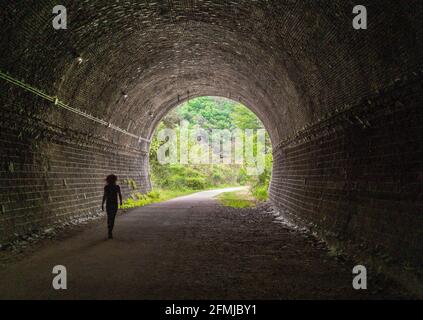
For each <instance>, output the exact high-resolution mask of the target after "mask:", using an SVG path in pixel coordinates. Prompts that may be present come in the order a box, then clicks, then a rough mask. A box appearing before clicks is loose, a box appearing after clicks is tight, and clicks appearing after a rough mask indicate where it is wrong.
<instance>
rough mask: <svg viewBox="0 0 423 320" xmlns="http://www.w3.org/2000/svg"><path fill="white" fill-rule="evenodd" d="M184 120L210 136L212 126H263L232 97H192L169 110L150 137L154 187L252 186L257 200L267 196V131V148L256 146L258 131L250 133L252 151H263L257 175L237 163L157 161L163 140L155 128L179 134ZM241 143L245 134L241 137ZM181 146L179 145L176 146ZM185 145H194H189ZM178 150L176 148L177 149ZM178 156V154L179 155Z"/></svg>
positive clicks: (269, 170)
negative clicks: (198, 163) (263, 161)
mask: <svg viewBox="0 0 423 320" xmlns="http://www.w3.org/2000/svg"><path fill="white" fill-rule="evenodd" d="M182 122H185V123H187V125H188V128H190V129H192V128H199V127H201V128H203V129H206V130H210V133H211V137H210V139H213V131H211V130H213V129H228V130H233V129H241V130H245V129H253V130H256V129H263V128H264V126H263V124H262V123H261V121H260V120H259V119H258V118H257V116H256V115H255V114H254V113H253V112H251V111H250V110H249V109H248V108H246V107H245V106H243V105H242V104H240V103H237V102H235V101H232V100H228V99H224V98H217V97H200V98H196V99H192V100H190V101H188V102H186V103H184V104H182V105H181V106H179V107H178V108H176V109H174V110H172V111H171V112H170V113H169V114H168V115H167V116H166V117H165V118H164V119H163V120H162V122H161V123H160V125H159V126H158V128H157V130H156V133H155V135H154V137H153V141H152V145H151V148H150V169H151V176H152V182H153V186H154V188H159V189H165V190H206V189H211V188H222V187H228V186H240V185H241V186H247V185H248V186H251V191H252V194H253V195H254V196H255V197H256V198H257V199H258V200H260V201H265V200H267V196H268V195H267V190H268V187H269V181H270V175H271V169H272V161H273V158H272V152H271V148H270V146H271V143H270V139H269V137H268V135H267V134H266V145H267V148H266V150H259V149H258V147H257V135H256V134H255V136H253V144H254V146H253V150H254V154H257V153H258V152H264V153H265V159H266V160H265V171H264V172H263V173H262V174H260V175H259V176H252V175H248V174H247V170H246V166H247V165H249V164H248V163H244V165H236V164H218V165H216V164H214V165H193V164H189V165H181V164H169V165H162V164H160V163H159V162H158V150H159V148H160V147H161V146H162V145H163V144H164V143H166V142H165V141H160V140H159V138H158V132H159V131H160V130H162V129H165V128H169V129H176V130H175V131H176V132H178V139H179V137H180V130H179V129H180V128H181V127H180V125H181V123H182ZM243 139H244V143H247V142H246V137H245V136H244V137H243ZM178 148H180V146H179V147H178ZM188 148H193V146H192V145H189V146H188ZM190 150H191V149H190ZM178 151H179V149H178ZM178 160H180V158H178Z"/></svg>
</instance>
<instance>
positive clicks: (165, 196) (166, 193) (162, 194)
mask: <svg viewBox="0 0 423 320" xmlns="http://www.w3.org/2000/svg"><path fill="white" fill-rule="evenodd" d="M195 192H196V190H180V191H179V190H159V189H158V190H154V191H151V192H150V193H148V194H145V195H143V194H141V193H134V194H132V196H131V198H129V199H128V200H126V201H125V202H124V203H123V205H122V206H121V209H132V208H137V207H143V206H146V205H149V204H153V203H157V202H163V201H167V200H170V199H173V198H177V197H181V196H186V195H189V194H192V193H195Z"/></svg>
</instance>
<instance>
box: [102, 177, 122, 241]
mask: <svg viewBox="0 0 423 320" xmlns="http://www.w3.org/2000/svg"><path fill="white" fill-rule="evenodd" d="M117 180H118V178H117V176H115V175H114V174H111V175H109V176H108V177H107V178H106V183H107V185H106V186H105V187H104V195H103V201H102V203H101V210H102V211H104V203H106V212H107V228H108V230H109V239H113V227H114V226H115V218H116V214H117V211H118V209H119V205H118V197H119V200H120V205H122V193H121V192H120V187H119V186H118V185H117V184H116V182H117Z"/></svg>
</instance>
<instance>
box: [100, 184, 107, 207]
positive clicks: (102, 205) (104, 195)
mask: <svg viewBox="0 0 423 320" xmlns="http://www.w3.org/2000/svg"><path fill="white" fill-rule="evenodd" d="M106 199H107V197H106V188H104V194H103V201H102V202H101V211H104V203H105V202H106Z"/></svg>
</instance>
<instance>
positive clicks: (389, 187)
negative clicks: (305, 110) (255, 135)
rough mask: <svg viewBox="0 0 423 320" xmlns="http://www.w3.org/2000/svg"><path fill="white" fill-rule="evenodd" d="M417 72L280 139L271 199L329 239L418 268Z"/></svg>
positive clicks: (422, 222) (422, 149)
mask: <svg viewBox="0 0 423 320" xmlns="http://www.w3.org/2000/svg"><path fill="white" fill-rule="evenodd" d="M421 79H422V77H415V78H414V79H412V80H409V81H406V82H403V83H397V84H396V85H395V86H393V87H392V88H390V89H388V90H385V91H384V92H381V93H380V94H379V95H378V96H376V97H373V98H371V99H366V100H364V101H363V102H362V103H361V104H360V105H357V106H355V107H354V108H350V109H348V110H345V111H339V112H338V114H337V115H332V116H329V117H328V118H327V119H326V120H324V121H320V122H319V123H316V124H314V125H311V126H309V128H306V129H305V130H303V131H302V132H299V133H298V134H297V136H296V137H293V138H291V139H288V140H286V141H284V142H283V143H281V144H280V145H279V146H278V147H277V148H276V150H275V165H274V172H273V180H272V185H271V192H270V193H271V199H272V200H273V201H274V202H275V203H276V204H278V205H279V206H281V207H283V208H285V209H286V210H287V211H288V212H291V213H294V214H295V215H297V216H298V217H299V218H301V219H302V220H304V221H306V222H307V223H309V224H310V225H311V226H312V227H314V228H315V230H318V231H319V232H320V233H321V234H324V235H325V236H326V237H328V238H332V239H337V240H341V241H347V242H350V243H354V244H356V245H358V246H359V247H360V248H363V249H364V248H366V249H370V251H371V252H373V253H375V254H381V255H382V256H384V257H385V258H389V259H393V260H395V259H397V260H399V261H401V262H402V263H403V264H411V265H414V266H415V265H417V266H420V267H421V266H422V265H423V241H422V239H423V193H422V191H423V144H422V141H423V109H422V105H423V97H422V80H421ZM382 252H383V253H382Z"/></svg>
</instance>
